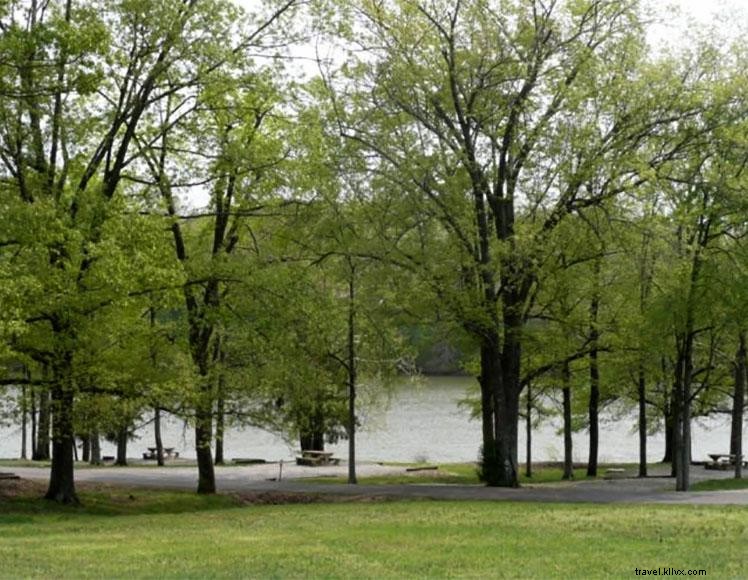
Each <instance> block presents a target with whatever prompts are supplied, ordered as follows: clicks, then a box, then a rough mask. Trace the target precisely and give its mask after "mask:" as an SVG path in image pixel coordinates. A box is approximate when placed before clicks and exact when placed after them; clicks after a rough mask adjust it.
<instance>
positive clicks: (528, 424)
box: [525, 383, 532, 478]
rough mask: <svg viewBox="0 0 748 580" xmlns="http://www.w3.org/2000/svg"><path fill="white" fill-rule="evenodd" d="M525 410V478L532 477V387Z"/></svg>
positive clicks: (528, 387)
mask: <svg viewBox="0 0 748 580" xmlns="http://www.w3.org/2000/svg"><path fill="white" fill-rule="evenodd" d="M526 405H527V406H526V409H525V439H526V442H525V446H526V449H525V476H526V477H528V478H530V477H532V385H531V384H529V383H528V385H527V401H526Z"/></svg>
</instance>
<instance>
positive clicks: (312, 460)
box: [296, 449, 340, 467]
mask: <svg viewBox="0 0 748 580" xmlns="http://www.w3.org/2000/svg"><path fill="white" fill-rule="evenodd" d="M339 463H340V459H339V458H337V457H333V454H332V452H330V451H317V450H314V449H302V450H301V455H300V456H297V457H296V464H297V465H307V466H312V467H313V466H315V465H338V464H339Z"/></svg>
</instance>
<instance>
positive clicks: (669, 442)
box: [661, 404, 675, 477]
mask: <svg viewBox="0 0 748 580" xmlns="http://www.w3.org/2000/svg"><path fill="white" fill-rule="evenodd" d="M664 421H665V455H663V457H662V461H661V463H670V464H672V462H673V442H674V441H675V429H674V420H673V408H672V404H671V405H669V406H668V408H667V409H666V410H665V413H664ZM671 476H672V477H675V472H674V471H672V473H671Z"/></svg>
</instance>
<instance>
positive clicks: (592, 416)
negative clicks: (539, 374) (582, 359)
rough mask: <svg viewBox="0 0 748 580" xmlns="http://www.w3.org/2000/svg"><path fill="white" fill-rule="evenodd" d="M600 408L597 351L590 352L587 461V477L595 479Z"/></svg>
mask: <svg viewBox="0 0 748 580" xmlns="http://www.w3.org/2000/svg"><path fill="white" fill-rule="evenodd" d="M599 406H600V373H599V370H598V367H597V349H596V348H595V349H593V350H592V352H590V402H589V407H588V412H589V420H590V454H589V458H588V460H587V476H588V477H597V458H598V445H599V440H600V424H599Z"/></svg>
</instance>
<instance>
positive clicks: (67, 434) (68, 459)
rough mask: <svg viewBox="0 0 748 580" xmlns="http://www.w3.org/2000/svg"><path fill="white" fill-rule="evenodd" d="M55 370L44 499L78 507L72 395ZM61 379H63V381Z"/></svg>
mask: <svg viewBox="0 0 748 580" xmlns="http://www.w3.org/2000/svg"><path fill="white" fill-rule="evenodd" d="M66 368H67V366H65V368H63V369H57V370H56V371H55V373H54V376H55V384H54V385H53V386H52V392H51V398H52V401H51V407H52V411H53V415H52V416H53V422H54V424H53V437H52V469H51V471H50V476H49V488H48V489H47V494H46V495H45V496H44V497H45V498H46V499H49V500H52V501H56V502H58V503H63V504H78V503H80V502H79V501H78V496H77V494H76V493H75V474H74V470H75V464H74V461H73V448H74V447H75V440H74V436H73V391H72V388H71V386H70V385H67V384H65V383H64V382H63V381H66V380H69V373H67V372H65V371H66ZM63 377H64V378H63Z"/></svg>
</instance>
